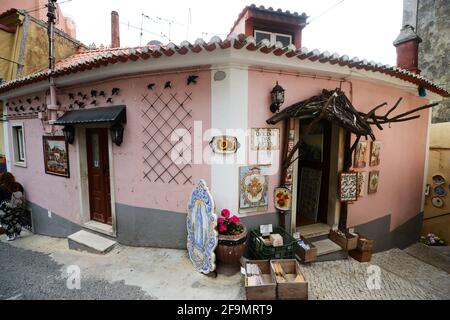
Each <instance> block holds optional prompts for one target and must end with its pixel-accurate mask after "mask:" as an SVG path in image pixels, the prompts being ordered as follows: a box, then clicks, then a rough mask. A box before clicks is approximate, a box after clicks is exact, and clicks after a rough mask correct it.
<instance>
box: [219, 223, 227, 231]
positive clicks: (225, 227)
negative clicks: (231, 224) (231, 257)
mask: <svg viewBox="0 0 450 320" xmlns="http://www.w3.org/2000/svg"><path fill="white" fill-rule="evenodd" d="M219 231H220V232H225V231H227V226H226V225H225V224H221V225H220V226H219Z"/></svg>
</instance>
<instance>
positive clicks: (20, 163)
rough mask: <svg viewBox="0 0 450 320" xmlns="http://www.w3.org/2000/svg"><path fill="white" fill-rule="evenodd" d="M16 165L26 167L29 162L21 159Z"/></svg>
mask: <svg viewBox="0 0 450 320" xmlns="http://www.w3.org/2000/svg"><path fill="white" fill-rule="evenodd" d="M14 165H15V166H16V167H22V168H26V167H27V163H26V162H24V161H20V162H14Z"/></svg>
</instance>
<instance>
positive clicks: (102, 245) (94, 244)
mask: <svg viewBox="0 0 450 320" xmlns="http://www.w3.org/2000/svg"><path fill="white" fill-rule="evenodd" d="M67 241H68V243H69V249H72V250H78V251H87V252H90V253H96V254H105V253H107V252H108V251H110V250H111V249H112V248H114V246H115V245H116V244H117V242H116V241H114V240H111V239H107V238H106V237H102V236H100V235H98V234H94V233H91V232H88V231H85V230H81V231H78V232H75V233H73V234H71V235H70V236H68V237H67Z"/></svg>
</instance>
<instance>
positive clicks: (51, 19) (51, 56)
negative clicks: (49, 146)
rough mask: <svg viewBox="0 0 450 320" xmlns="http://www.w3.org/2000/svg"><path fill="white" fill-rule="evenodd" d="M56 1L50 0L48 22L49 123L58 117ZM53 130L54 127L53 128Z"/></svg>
mask: <svg viewBox="0 0 450 320" xmlns="http://www.w3.org/2000/svg"><path fill="white" fill-rule="evenodd" d="M56 1H57V0H48V5H47V8H48V12H47V17H48V23H47V33H48V62H49V65H48V68H49V73H50V76H49V84H50V103H49V104H48V105H47V117H48V123H49V124H53V123H55V121H56V119H57V116H58V115H57V111H58V106H57V103H56V85H55V81H54V79H53V76H52V72H53V70H54V69H55V41H54V40H55V19H56V14H55V10H56ZM52 131H53V128H52Z"/></svg>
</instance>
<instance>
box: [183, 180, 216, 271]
mask: <svg viewBox="0 0 450 320" xmlns="http://www.w3.org/2000/svg"><path fill="white" fill-rule="evenodd" d="M216 227H217V215H216V214H215V206H214V199H213V197H212V195H211V193H210V192H209V190H208V187H207V186H206V182H205V181H204V180H200V181H199V182H198V184H197V185H196V186H195V187H194V190H192V193H191V197H190V198H189V202H188V214H187V232H188V236H187V249H188V253H189V258H190V259H191V261H192V263H193V265H194V268H195V269H196V270H197V271H199V272H202V273H210V272H212V271H214V270H215V269H216V256H215V254H214V250H215V249H216V247H217V242H218V233H217V228H216Z"/></svg>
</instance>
